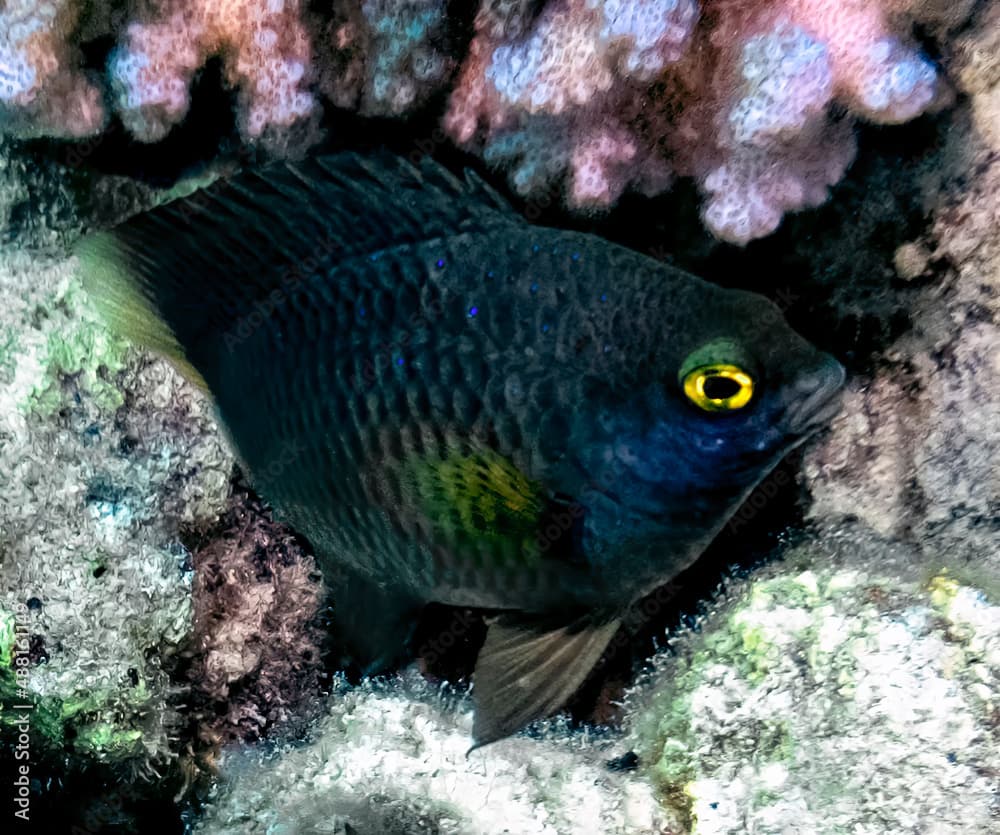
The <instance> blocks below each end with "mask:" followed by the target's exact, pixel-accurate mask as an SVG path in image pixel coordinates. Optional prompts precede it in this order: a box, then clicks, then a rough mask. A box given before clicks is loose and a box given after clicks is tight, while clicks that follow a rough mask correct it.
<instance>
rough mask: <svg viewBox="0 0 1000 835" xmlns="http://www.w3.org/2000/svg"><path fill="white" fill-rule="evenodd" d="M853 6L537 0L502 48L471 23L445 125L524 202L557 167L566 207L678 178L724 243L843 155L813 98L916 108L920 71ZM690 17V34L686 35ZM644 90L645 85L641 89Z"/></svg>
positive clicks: (892, 37)
mask: <svg viewBox="0 0 1000 835" xmlns="http://www.w3.org/2000/svg"><path fill="white" fill-rule="evenodd" d="M890 11H892V12H894V13H896V12H899V11H900V4H899V3H898V2H896V3H893V4H892V6H891V8H890V7H889V6H888V5H884V4H883V5H880V4H879V3H878V2H864V0H844V1H843V2H836V3H833V2H830V0H768V1H767V2H760V0H758V2H746V1H745V0H739V1H737V0H706V2H705V3H704V4H703V7H702V9H701V10H700V16H699V13H698V10H697V9H696V8H695V6H694V4H693V0H632V2H624V0H621V1H620V2H606V3H598V2H596V0H554V2H550V3H548V4H547V5H546V6H545V8H544V9H543V11H542V12H541V14H540V15H539V17H538V18H537V20H536V21H535V22H534V25H533V26H532V27H531V28H530V29H529V30H528V31H527V32H525V33H524V34H520V35H518V36H516V37H514V38H505V37H504V36H503V35H498V33H497V31H496V27H495V26H491V25H489V24H490V20H489V19H485V20H484V19H482V18H481V20H480V28H479V31H478V33H477V36H476V38H475V40H474V41H473V44H472V48H471V50H470V55H469V59H468V60H467V62H466V64H465V66H464V68H463V72H462V75H461V78H460V80H459V83H458V86H457V89H456V90H455V92H454V94H453V96H452V99H451V106H450V109H449V112H448V115H447V117H446V126H447V129H448V130H449V132H450V133H451V135H452V136H453V137H454V138H455V139H456V140H457V141H458V142H460V143H462V144H465V145H467V146H470V147H482V148H483V151H484V154H485V155H486V157H487V159H489V160H491V161H492V162H494V163H495V164H504V165H507V166H509V167H510V168H511V178H512V183H513V184H514V186H515V188H516V189H517V190H519V191H521V192H522V193H524V194H527V195H531V194H535V193H538V192H540V191H541V190H543V189H545V188H548V187H550V185H551V183H552V182H553V181H555V180H556V179H558V178H559V177H560V176H561V175H563V174H565V175H566V178H567V188H566V197H567V200H568V202H569V203H570V204H571V205H575V206H581V207H585V206H602V205H603V206H607V205H610V204H612V203H613V202H614V201H615V200H617V198H618V197H619V195H620V194H621V192H622V191H623V190H625V189H626V188H628V187H638V188H640V189H642V190H643V191H646V192H647V193H648V192H655V191H657V190H661V189H662V188H664V187H665V186H666V184H668V183H669V181H670V175H671V173H674V174H681V175H687V176H693V177H695V178H696V180H697V181H698V183H699V186H700V187H701V190H702V191H703V193H704V194H705V196H706V201H705V205H704V208H703V218H704V220H705V223H706V225H707V226H708V227H709V228H710V229H711V230H712V231H713V232H715V233H716V234H717V235H718V236H719V237H722V238H725V239H727V240H730V241H734V242H737V243H745V242H747V241H748V240H750V239H752V238H756V237H760V236H762V235H766V234H768V233H769V232H771V231H773V230H774V228H775V227H776V226H777V225H778V223H779V222H780V220H781V217H782V214H783V213H784V212H786V211H789V210H793V209H798V208H802V207H805V206H814V205H817V204H819V203H821V202H823V200H825V199H826V194H827V187H828V186H829V185H832V184H833V183H835V182H837V180H839V179H840V177H841V176H842V175H843V173H844V171H845V169H846V168H847V166H848V165H849V164H850V162H851V159H852V158H853V153H854V144H853V143H854V139H853V131H852V130H851V129H850V123H849V122H845V121H839V122H834V121H833V120H832V119H831V117H830V115H829V112H830V105H831V104H832V103H834V102H837V103H839V104H841V105H844V106H846V108H848V109H849V110H850V111H851V112H852V113H854V114H856V115H858V116H862V117H864V118H867V119H870V120H873V121H878V122H883V123H894V122H902V121H906V120H908V119H911V118H913V117H914V116H916V115H918V114H920V113H921V112H923V111H924V110H925V109H927V108H928V107H929V106H930V105H931V104H932V103H933V101H934V99H935V96H936V95H937V92H938V89H939V79H938V75H937V72H936V71H935V69H934V67H933V66H932V65H931V64H930V63H929V62H928V61H927V60H926V59H925V58H923V57H922V56H921V55H920V54H919V52H917V51H916V50H915V48H913V47H912V46H911V45H910V44H909V43H908V42H907V41H906V40H905V38H904V37H903V36H902V35H901V34H900V33H898V32H897V30H894V29H893V28H892V27H891V26H890V23H889V12H890ZM696 24H697V25H696ZM654 82H655V83H654Z"/></svg>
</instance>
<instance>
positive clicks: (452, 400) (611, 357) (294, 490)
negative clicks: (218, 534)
mask: <svg viewBox="0 0 1000 835" xmlns="http://www.w3.org/2000/svg"><path fill="white" fill-rule="evenodd" d="M192 219H194V220H192ZM79 251H80V255H81V263H82V269H83V272H84V279H85V282H86V286H87V287H88V289H90V290H91V291H92V292H93V294H94V296H95V298H96V299H97V300H98V303H99V305H100V306H101V307H102V309H103V310H104V312H105V315H106V316H107V318H108V321H109V323H110V324H112V325H113V326H115V327H117V328H118V329H119V330H121V331H122V332H123V333H124V334H125V335H127V336H131V337H132V338H134V339H136V340H137V341H140V342H142V343H143V344H145V345H147V346H149V347H151V348H152V349H154V350H158V351H160V352H161V353H163V354H165V355H166V356H168V357H170V358H171V359H173V361H175V362H176V363H177V364H178V366H179V367H180V368H181V370H182V371H183V372H184V373H186V374H187V375H188V376H189V377H191V379H192V380H194V381H195V382H197V383H198V384H199V385H201V386H202V387H203V388H204V389H205V390H206V391H207V392H208V393H209V394H210V395H211V396H212V398H213V400H214V402H215V404H216V407H217V408H218V411H219V415H220V418H221V421H222V423H223V425H224V426H225V427H226V429H227V431H228V433H229V436H230V437H231V438H232V439H233V442H234V444H235V446H236V447H237V451H238V453H239V456H240V458H241V460H242V461H243V462H244V464H245V465H246V468H247V470H248V472H249V475H250V478H251V480H252V481H253V483H254V484H255V486H256V487H257V489H258V490H259V492H260V493H261V495H263V496H264V497H265V498H266V499H267V500H268V501H270V502H271V503H272V504H273V506H274V508H275V510H276V512H277V513H278V514H280V515H281V516H282V517H283V518H285V519H286V520H288V521H289V522H290V523H291V524H292V525H293V526H294V527H295V528H296V529H297V530H298V531H300V532H301V533H302V534H304V535H305V536H306V537H307V538H308V539H309V541H310V543H311V544H312V546H313V548H314V549H315V552H316V555H317V558H318V562H319V564H320V566H321V567H322V569H323V572H324V576H325V578H326V581H327V583H328V585H329V586H330V588H331V589H332V594H333V598H334V606H335V612H336V620H337V628H338V630H339V631H340V633H341V636H342V639H343V642H344V645H345V646H346V647H347V648H349V649H350V650H352V652H353V653H354V655H355V657H356V658H358V659H359V660H360V662H361V664H362V667H363V668H364V669H366V670H368V671H376V670H378V669H380V668H383V667H385V666H386V665H388V664H391V663H392V662H393V661H394V660H395V659H397V658H398V655H399V647H400V645H401V644H402V643H403V641H404V638H405V636H406V634H407V632H408V630H409V628H410V624H411V623H412V619H413V617H414V616H415V614H416V613H417V611H418V610H419V608H420V606H422V605H423V604H425V603H427V602H432V601H433V602H439V603H446V604H452V605H462V606H475V607H484V608H489V609H494V610H499V611H500V614H499V615H497V617H496V619H494V620H492V621H491V623H490V626H489V628H488V630H487V636H486V642H485V644H484V645H483V647H482V649H481V650H480V654H479V658H478V659H477V664H476V672H475V676H474V698H475V701H476V723H475V729H474V736H475V738H476V741H477V743H478V744H482V743H485V742H489V741H492V740H495V739H498V738H500V737H502V736H505V735H507V734H509V733H511V732H513V731H515V730H517V729H518V728H519V727H521V726H523V725H524V724H525V723H527V722H528V721H530V720H531V719H534V718H537V717H539V716H544V715H546V714H547V713H550V712H552V711H554V710H556V709H558V708H559V706H560V705H561V704H563V703H564V702H565V700H566V699H567V698H568V697H569V696H570V695H571V694H572V692H573V691H574V689H575V688H576V687H578V686H579V684H580V683H581V682H582V681H583V679H584V678H585V677H586V675H587V674H588V672H589V671H590V669H591V668H592V667H593V666H594V664H595V663H596V662H597V660H598V658H599V657H600V655H601V653H602V652H603V651H604V649H605V648H606V646H607V644H608V642H609V641H610V639H611V637H612V636H613V634H614V632H615V630H616V629H617V628H618V624H619V622H620V621H621V619H622V617H623V614H624V613H625V612H626V610H627V608H628V607H629V605H631V604H632V603H633V602H634V601H636V600H638V599H639V598H640V597H641V596H642V595H643V594H646V593H647V592H649V591H651V590H652V589H653V588H655V587H656V586H657V585H658V584H661V583H664V582H667V581H668V580H670V579H671V578H672V577H673V576H675V575H676V574H677V573H678V572H679V571H682V570H683V569H684V568H686V567H687V566H688V565H690V564H691V562H692V561H693V560H694V559H696V558H697V556H698V555H699V554H700V553H701V552H702V551H703V550H704V549H705V547H706V546H707V545H708V543H709V542H710V541H711V539H712V538H713V537H714V536H715V534H716V533H717V532H718V531H719V529H720V528H721V527H722V525H724V524H725V522H726V520H727V519H728V518H729V517H730V516H731V515H732V514H733V512H734V511H735V510H736V509H737V508H738V507H739V505H740V503H741V502H742V501H743V500H744V499H745V498H746V497H747V495H748V494H749V492H750V491H751V490H752V489H753V487H754V486H755V485H756V484H757V483H758V482H759V481H760V479H761V478H763V477H764V476H765V475H766V474H767V472H768V471H770V469H772V468H773V467H774V466H775V465H776V464H777V462H778V461H780V459H781V458H782V456H783V455H785V454H786V453H787V452H788V450H789V449H791V448H793V447H794V446H795V445H797V444H798V443H801V442H802V441H803V440H805V438H807V437H808V436H809V435H810V434H811V433H812V432H814V431H816V429H818V428H819V427H820V426H821V425H822V424H823V423H824V422H825V421H826V420H828V419H829V417H830V415H831V414H832V410H831V405H832V404H833V402H834V400H835V395H836V393H837V391H839V389H840V387H841V384H842V382H843V370H842V369H841V368H840V366H839V364H837V363H836V361H834V360H833V359H832V358H831V357H829V356H827V355H825V354H823V353H822V352H820V351H817V350H816V349H815V348H814V347H812V346H811V345H809V344H808V343H807V342H805V340H803V339H802V338H801V337H799V336H798V335H797V334H795V333H794V331H792V330H791V329H790V328H789V327H788V326H787V324H786V323H785V322H784V319H783V318H782V316H781V314H780V311H778V310H777V308H776V307H775V306H774V305H773V304H771V303H770V302H769V301H767V300H766V299H764V298H762V297H760V296H757V295H754V294H751V293H745V292H740V291H734V290H724V289H722V288H719V287H715V286H713V285H710V284H708V283H706V282H704V281H701V280H700V279H698V278H696V277H694V276H691V275H689V274H687V273H684V272H682V271H681V270H678V269H676V268H673V267H671V266H668V265H666V264H662V263H658V262H656V261H653V260H652V259H649V258H646V257H644V256H642V255H640V254H638V253H635V252H631V251H629V250H627V249H624V248H622V247H619V246H616V245H614V244H611V243H609V242H607V241H604V240H601V239H599V238H596V237H594V236H591V235H586V234H583V233H579V232H569V231H564V230H558V229H548V228H540V227H534V226H531V225H529V224H527V223H526V222H525V221H524V219H523V218H521V217H520V216H518V215H517V214H515V213H514V212H513V211H512V210H511V209H510V207H509V206H507V205H506V204H505V203H504V202H503V200H502V199H501V198H499V197H498V196H497V195H496V194H495V193H494V192H492V191H491V190H490V189H489V188H488V187H487V186H486V185H484V184H483V183H482V182H481V181H480V180H478V179H477V178H476V177H475V176H474V175H470V174H466V176H465V178H464V179H459V178H456V177H454V176H453V175H452V174H451V173H449V172H448V171H446V170H445V169H443V168H441V167H440V166H438V165H436V164H435V163H433V162H431V161H429V160H425V161H424V162H422V163H421V164H420V165H419V166H413V165H410V164H408V163H406V162H405V161H403V160H400V159H398V158H396V157H393V156H392V155H391V154H387V153H382V152H380V153H375V154H373V155H370V156H360V155H356V154H338V155H332V156H325V157H316V158H309V159H306V160H303V161H301V162H296V163H276V164H273V165H271V166H268V167H266V168H264V169H261V170H257V171H248V172H245V173H243V174H241V175H238V176H236V177H235V178H232V179H231V180H228V181H225V182H220V183H217V184H215V185H213V186H211V187H210V188H209V189H207V190H206V191H204V192H202V193H200V194H198V195H194V196H192V197H190V198H185V199H183V200H180V201H176V202H175V203H171V204H168V205H166V206H162V207H159V208H157V209H155V210H154V211H152V212H150V213H147V214H145V215H141V216H138V217H136V218H133V219H131V220H130V221H128V222H127V223H125V224H123V225H122V226H120V227H118V228H117V229H114V230H112V231H110V232H105V233H100V234H95V235H93V236H90V237H88V238H87V239H85V240H84V241H83V242H82V243H81V245H80V249H79ZM709 374H713V375H717V379H716V382H718V381H719V380H721V381H722V383H721V385H722V386H723V389H725V388H726V386H729V387H732V386H733V385H738V386H740V387H744V386H747V387H752V390H751V389H750V388H746V391H745V392H744V391H743V388H740V391H741V392H742V393H745V394H747V396H746V397H743V399H742V400H740V402H739V405H732V406H731V407H730V406H728V405H727V403H728V402H729V401H727V400H726V397H723V396H720V397H718V398H716V399H715V400H714V401H712V402H711V403H707V404H706V403H705V402H701V401H698V400H697V399H694V398H695V396H694V395H692V394H691V393H690V392H689V386H688V385H687V381H688V379H689V378H690V377H691V375H694V376H695V377H697V379H698V381H700V384H701V385H702V386H704V380H705V375H709ZM726 374H728V375H729V377H725V376H724V375H726ZM719 375H721V376H719ZM734 381H749V382H739V383H736V382H734ZM691 390H692V391H697V386H695V387H694V388H693V389H691ZM734 403H735V401H734ZM709 407H710V408H709Z"/></svg>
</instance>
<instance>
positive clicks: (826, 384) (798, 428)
mask: <svg viewBox="0 0 1000 835" xmlns="http://www.w3.org/2000/svg"><path fill="white" fill-rule="evenodd" d="M846 376H847V375H846V372H845V371H844V366H842V365H841V364H840V363H839V362H837V361H836V360H835V359H833V357H830V358H829V359H828V360H827V361H826V362H825V363H823V365H822V366H820V368H819V369H818V370H817V371H815V372H814V373H813V374H811V375H809V377H808V378H807V379H806V380H805V381H804V382H805V383H806V385H805V386H803V385H802V383H801V382H800V384H799V385H798V386H796V392H801V391H802V390H803V388H805V389H806V391H808V394H805V396H803V397H798V398H796V399H794V400H793V401H792V402H791V403H790V404H789V406H788V408H787V409H786V411H785V415H786V425H787V427H788V431H789V432H791V433H792V434H795V435H801V436H806V435H811V434H812V433H813V432H815V431H817V430H818V429H820V428H822V427H824V426H826V425H827V424H828V423H829V422H830V421H831V420H832V419H833V418H834V417H835V416H836V415H837V413H838V412H839V411H840V409H841V407H842V406H843V403H842V402H841V398H840V397H839V395H840V391H841V389H842V388H843V387H844V380H845V379H846Z"/></svg>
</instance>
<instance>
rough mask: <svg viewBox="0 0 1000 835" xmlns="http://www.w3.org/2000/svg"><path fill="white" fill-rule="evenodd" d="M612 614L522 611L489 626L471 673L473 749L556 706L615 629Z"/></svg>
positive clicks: (576, 685) (573, 688) (616, 624)
mask: <svg viewBox="0 0 1000 835" xmlns="http://www.w3.org/2000/svg"><path fill="white" fill-rule="evenodd" d="M619 625H620V622H619V621H618V620H617V619H608V620H601V619H597V618H594V617H591V616H589V615H585V616H583V617H581V618H579V619H577V620H573V621H569V622H567V621H563V622H561V623H560V622H558V621H557V620H554V619H553V618H551V617H541V616H531V615H526V614H521V613H511V614H506V615H501V616H500V617H499V618H498V619H497V620H496V621H495V622H494V623H492V624H491V625H490V627H489V630H488V631H487V633H486V642H485V643H484V644H483V648H482V649H481V650H480V651H479V658H478V659H477V661H476V671H475V674H474V677H473V680H472V682H473V688H472V698H473V702H474V703H475V706H476V719H475V724H474V727H473V732H472V735H473V738H474V740H475V745H474V746H473V748H472V749H471V750H475V749H476V748H479V747H481V746H483V745H487V744H489V743H490V742H495V741H497V740H499V739H503V738H504V737H506V736H510V735H511V734H512V733H514V732H516V731H518V730H520V729H521V728H523V727H524V726H525V725H527V724H528V723H530V722H533V721H534V720H535V719H542V718H544V717H546V716H549V715H550V714H552V713H554V712H555V711H557V710H559V708H560V707H562V706H563V705H564V704H565V703H566V701H567V700H568V699H569V698H570V697H571V696H572V695H573V693H575V692H576V690H577V689H578V688H579V687H580V685H581V684H583V682H584V680H585V679H586V678H587V675H588V674H589V673H590V671H591V670H592V669H593V667H594V665H595V664H596V663H597V661H598V659H600V657H601V654H602V653H603V652H604V650H605V649H606V648H607V646H608V643H609V642H610V641H611V639H612V637H614V634H615V632H617V631H618V627H619Z"/></svg>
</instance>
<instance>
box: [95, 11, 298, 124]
mask: <svg viewBox="0 0 1000 835" xmlns="http://www.w3.org/2000/svg"><path fill="white" fill-rule="evenodd" d="M212 55H222V56H223V59H224V65H225V73H226V77H227V79H228V80H229V82H230V83H231V84H232V85H233V86H235V87H236V88H238V89H239V93H240V104H241V106H240V110H239V113H240V130H241V132H242V133H243V134H244V136H246V137H248V138H250V139H255V138H258V137H260V136H261V134H262V133H263V132H264V131H265V130H266V129H267V128H273V127H277V128H287V127H289V126H290V125H292V124H294V123H296V122H298V121H300V120H302V119H304V118H306V117H307V116H309V115H310V114H311V113H312V112H313V109H314V107H315V99H314V97H313V94H312V93H311V92H309V91H308V89H307V86H306V85H307V81H308V78H307V75H308V73H309V71H310V69H311V66H312V63H311V43H310V38H309V35H308V33H307V31H306V28H305V24H304V23H303V20H302V11H301V9H300V4H299V2H298V0H266V2H260V0H215V1H214V2H188V0H164V2H161V3H159V4H157V8H156V12H155V13H154V14H151V15H149V16H148V19H143V20H138V21H135V22H133V23H131V24H129V26H128V29H127V31H126V35H125V38H124V42H123V43H122V45H121V46H120V47H119V48H118V50H116V52H115V53H114V55H113V56H112V59H111V62H110V66H109V74H110V76H111V82H112V86H113V88H114V90H115V92H116V94H117V95H116V103H117V105H118V113H119V115H120V116H121V118H122V121H123V122H124V124H125V126H126V127H127V128H128V129H129V130H130V131H131V132H132V133H133V134H134V135H135V136H136V137H138V138H139V139H142V140H144V141H147V142H148V141H154V140H157V139H160V138H161V137H163V136H164V135H165V134H166V133H167V131H168V130H169V129H170V128H171V127H172V126H173V125H175V124H176V123H178V122H179V121H180V120H181V119H183V118H184V116H185V114H186V113H187V110H188V106H189V104H190V102H189V95H188V88H189V87H190V85H191V79H192V77H193V76H194V74H195V72H196V71H197V70H198V69H199V68H200V67H201V66H202V65H203V64H204V63H205V61H206V59H207V58H208V57H210V56H212Z"/></svg>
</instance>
